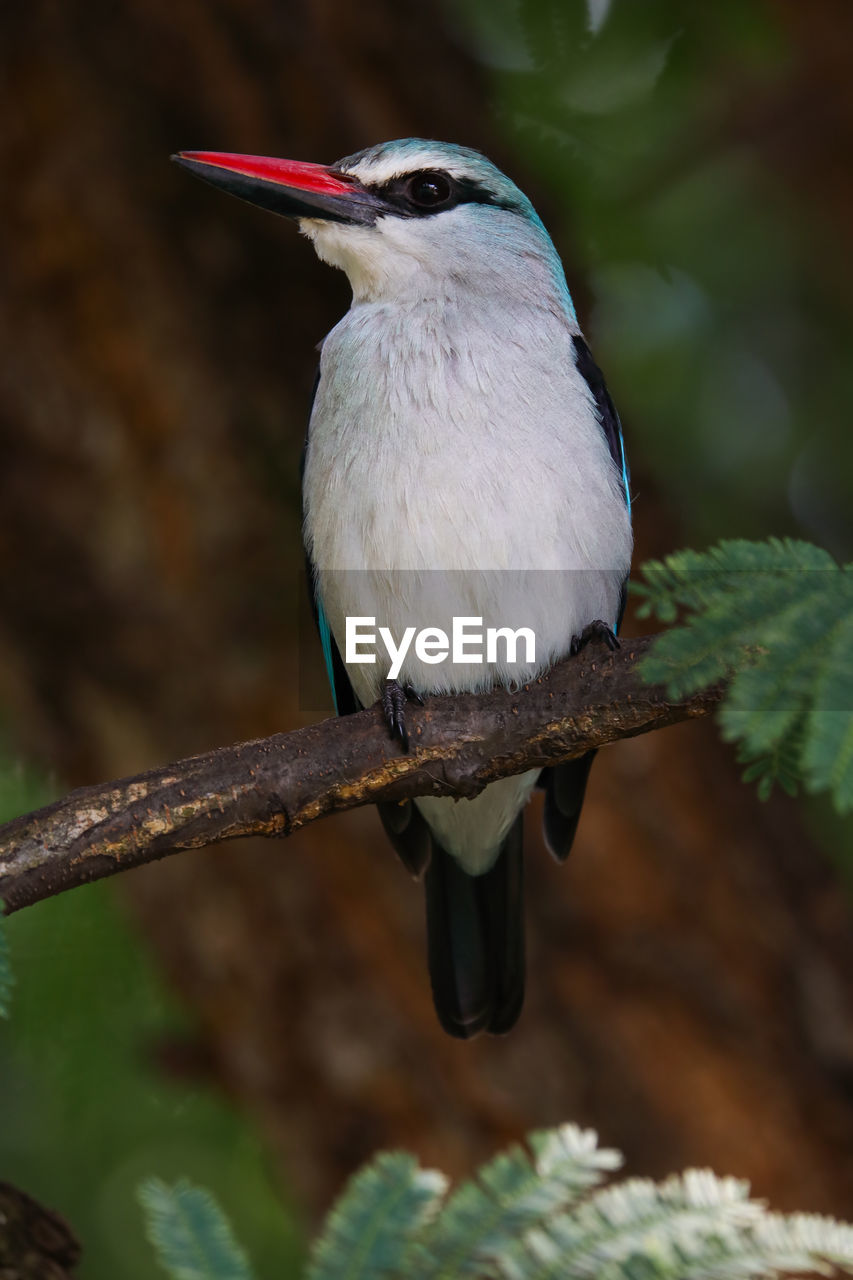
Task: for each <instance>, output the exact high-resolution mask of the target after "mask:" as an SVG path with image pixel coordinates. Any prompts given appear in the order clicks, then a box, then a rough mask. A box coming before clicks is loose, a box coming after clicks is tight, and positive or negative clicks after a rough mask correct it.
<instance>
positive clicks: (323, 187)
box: [174, 138, 571, 310]
mask: <svg viewBox="0 0 853 1280" xmlns="http://www.w3.org/2000/svg"><path fill="white" fill-rule="evenodd" d="M174 159H175V160H177V162H178V163H179V164H182V165H184V166H185V167H186V168H188V169H189V170H190V171H191V172H192V173H195V174H197V176H198V177H200V178H204V179H205V180H206V181H207V182H211V183H213V185H214V186H218V187H222V188H223V189H224V190H226V191H229V192H231V193H232V194H233V195H236V196H240V197H241V198H242V199H243V200H248V201H249V202H250V203H252V204H257V205H261V206H262V207H263V208H265V209H271V210H272V211H273V212H274V213H279V214H283V215H284V216H285V217H289V218H294V219H296V220H298V222H299V225H300V229H301V230H302V231H303V232H304V234H305V235H307V236H309V237H310V239H311V240H313V242H314V247H315V249H316V251H317V253H318V255H319V257H320V258H322V259H323V260H324V261H325V262H329V263H331V264H332V265H333V266H336V267H341V268H342V269H343V270H344V271H345V272H346V273H347V275H348V277H349V280H350V283H351V285H352V288H353V294H354V296H355V298H356V300H358V301H365V300H371V301H375V300H383V299H394V300H400V299H401V298H406V297H417V296H423V295H425V294H426V295H436V294H437V295H439V296H440V295H441V293H442V292H445V293H447V292H449V291H450V290H452V289H453V288H454V287H458V286H460V285H464V286H465V287H468V288H474V289H482V290H487V289H489V288H492V289H501V288H504V289H505V288H506V283H507V281H506V276H507V273H515V272H518V273H519V274H521V275H526V277H527V279H528V281H529V283H530V285H531V287H535V286H536V285H537V283H539V282H536V277H538V276H542V277H543V280H547V281H548V283H550V285H551V287H552V289H553V288H556V291H557V292H558V293H559V294H560V295H561V301H562V302H563V305H568V308H569V309H570V310H571V302H570V301H568V302H567V300H568V292H567V291H566V286H565V277H564V276H563V272H562V267H561V265H560V262H559V259H558V257H557V254H556V252H555V250H554V247H553V245H552V243H551V241H550V239H549V237H548V234H547V232H546V231H545V228H544V227H543V226H542V223H541V222H540V220H539V218H538V216H537V214H536V212H535V210H534V208H533V206H532V204H531V203H530V201H529V200H528V199H527V197H526V196H525V195H524V194H523V192H521V191H520V190H519V189H518V187H517V186H516V185H515V183H514V182H512V181H510V179H509V178H507V177H506V175H505V174H503V173H501V171H500V170H499V169H498V168H496V167H495V165H493V164H492V163H491V162H490V161H489V160H487V159H486V157H485V156H483V155H481V154H480V153H479V152H478V151H472V150H470V149H469V148H467V147H459V146H454V145H453V144H450V143H442V142H428V141H424V140H423V139H419V138H406V139H403V140H401V141H397V142H385V143H381V144H380V145H378V146H375V147H369V148H367V149H366V150H365V151H359V152H357V153H356V154H355V155H351V156H346V157H345V158H344V159H343V160H338V161H337V162H336V163H335V164H333V165H329V166H326V165H319V164H306V163H302V162H299V161H292V160H274V159H271V158H268V157H265V156H246V155H234V154H232V153H228V152H210V151H181V152H179V153H178V155H177V156H175V157H174ZM546 291H547V290H546ZM564 291H565V297H562V295H563V292H564Z"/></svg>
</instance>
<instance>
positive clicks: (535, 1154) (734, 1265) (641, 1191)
mask: <svg viewBox="0 0 853 1280" xmlns="http://www.w3.org/2000/svg"><path fill="white" fill-rule="evenodd" d="M528 1145H529V1147H530V1154H528V1153H527V1152H526V1151H524V1150H523V1149H522V1148H520V1147H512V1148H511V1149H510V1150H509V1151H508V1152H506V1153H505V1154H504V1155H501V1156H498V1157H497V1159H495V1160H492V1161H491V1162H490V1163H489V1164H486V1165H484V1166H483V1167H482V1168H481V1169H480V1170H479V1172H478V1173H477V1175H476V1177H475V1178H474V1179H472V1180H471V1181H470V1182H466V1183H463V1184H462V1186H460V1187H459V1188H458V1189H457V1190H456V1191H455V1192H454V1193H453V1194H452V1195H450V1196H449V1198H448V1197H447V1194H446V1193H447V1181H446V1179H445V1178H444V1176H443V1175H442V1174H440V1173H435V1172H433V1171H431V1170H425V1169H421V1168H419V1166H418V1164H417V1161H416V1160H415V1159H414V1158H413V1157H412V1156H408V1155H405V1154H402V1153H399V1152H393V1153H385V1154H382V1155H379V1156H377V1157H376V1158H375V1159H374V1160H373V1161H372V1162H371V1163H370V1164H369V1165H367V1167H366V1168H365V1169H363V1170H362V1171H361V1172H360V1173H358V1174H356V1176H355V1177H354V1178H353V1179H352V1181H351V1182H350V1183H349V1185H348V1186H347V1188H346V1189H345V1191H344V1193H343V1195H342V1196H341V1198H340V1200H339V1201H338V1203H337V1204H336V1205H335V1207H334V1208H333V1209H332V1211H331V1213H330V1214H329V1216H328V1218H327V1220H326V1224H325V1227H324V1228H323V1231H322V1234H321V1236H320V1238H319V1240H318V1241H317V1243H316V1244H315V1246H314V1249H313V1251H312V1256H311V1261H310V1264H309V1267H308V1272H307V1280H321V1278H322V1280H332V1278H333V1277H334V1280H344V1278H348V1280H351V1278H352V1277H360V1278H363V1280H373V1278H374V1277H375V1278H376V1280H379V1278H381V1280H423V1278H424V1277H427V1276H430V1277H435V1280H457V1278H459V1277H474V1278H475V1280H497V1278H498V1277H501V1278H502V1280H777V1278H778V1277H782V1276H793V1275H801V1274H803V1273H804V1272H810V1273H815V1272H817V1273H820V1274H822V1275H834V1274H837V1273H838V1272H839V1271H842V1272H843V1273H844V1274H846V1275H853V1226H848V1225H847V1224H846V1223H838V1222H835V1221H834V1220H833V1219H831V1218H821V1217H817V1216H813V1215H805V1214H794V1215H791V1216H783V1215H781V1214H773V1213H769V1212H768V1211H767V1209H766V1208H765V1207H764V1205H762V1204H761V1203H759V1202H758V1201H755V1200H750V1199H749V1185H748V1184H747V1183H746V1182H741V1181H739V1180H737V1179H735V1178H718V1177H716V1176H715V1175H714V1174H713V1173H710V1172H708V1171H707V1170H696V1169H692V1170H689V1171H688V1172H687V1173H684V1174H680V1175H676V1176H673V1177H670V1178H667V1179H666V1180H665V1181H663V1182H652V1181H650V1180H648V1179H643V1178H631V1179H629V1180H628V1181H624V1182H612V1183H611V1184H610V1185H609V1186H602V1183H603V1182H604V1180H605V1178H606V1177H607V1175H608V1174H610V1173H612V1171H613V1170H614V1169H616V1168H617V1167H618V1165H619V1164H620V1163H621V1159H622V1157H621V1156H620V1155H619V1153H618V1152H617V1151H611V1150H608V1149H606V1148H601V1147H599V1146H598V1139H597V1137H596V1135H595V1134H594V1133H593V1132H591V1131H590V1130H582V1129H578V1128H577V1127H576V1126H575V1125H563V1126H562V1127H561V1128H559V1129H554V1130H550V1131H547V1132H541V1133H533V1134H531V1135H530V1137H529V1138H528ZM141 1196H142V1200H143V1203H144V1204H145V1205H146V1208H147V1212H148V1215H149V1234H150V1235H151V1236H152V1238H153V1239H154V1240H155V1242H156V1244H157V1248H158V1252H159V1254H160V1259H161V1261H162V1262H163V1265H164V1266H165V1267H166V1270H167V1271H168V1272H169V1275H170V1276H171V1277H172V1280H199V1277H205V1280H207V1277H216V1280H221V1277H228V1280H243V1278H244V1277H245V1276H247V1275H248V1274H249V1273H248V1271H247V1270H246V1269H245V1263H244V1262H243V1261H242V1255H241V1254H239V1251H236V1253H235V1252H234V1250H235V1246H234V1245H233V1241H232V1240H231V1236H230V1232H229V1231H228V1226H227V1223H225V1220H224V1218H223V1217H222V1214H221V1213H220V1212H219V1210H218V1209H217V1208H216V1207H215V1205H213V1203H212V1201H211V1200H210V1198H209V1197H207V1196H206V1195H205V1193H203V1192H198V1191H195V1190H193V1189H192V1188H188V1187H187V1186H186V1184H179V1187H178V1188H169V1187H165V1186H164V1185H163V1184H162V1183H158V1182H149V1183H147V1184H146V1186H145V1188H143V1191H142V1193H141ZM187 1196H190V1197H197V1198H198V1197H200V1198H201V1199H200V1200H199V1199H196V1200H191V1201H189V1202H188V1201H187V1199H186V1197H187ZM187 1217H188V1218H189V1219H190V1220H191V1226H190V1228H189V1229H188V1228H187V1225H186V1222H185V1218H187ZM223 1230H224V1233H225V1237H226V1247H225V1249H224V1250H223V1249H222V1245H221V1237H222V1233H223ZM208 1237H209V1238H208ZM217 1250H219V1251H220V1252H221V1253H222V1254H223V1256H226V1262H225V1264H224V1265H225V1267H226V1269H224V1270H223V1269H220V1270H215V1269H211V1265H210V1263H209V1261H208V1259H210V1258H211V1257H212V1256H214V1255H216V1253H217ZM229 1250H230V1251H231V1254H230V1256H231V1257H235V1258H236V1262H235V1263H234V1264H233V1265H232V1269H231V1270H228V1269H227V1266H228V1265H229V1264H228V1262H227V1255H228V1253H229ZM199 1260H200V1261H199ZM205 1266H206V1267H207V1269H206V1270H205V1269H203V1268H204V1267H205ZM241 1267H242V1268H243V1269H242V1270H241V1269H240V1268H241ZM181 1268H183V1269H181ZM200 1268H201V1269H200Z"/></svg>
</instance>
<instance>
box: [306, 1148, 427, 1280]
mask: <svg viewBox="0 0 853 1280" xmlns="http://www.w3.org/2000/svg"><path fill="white" fill-rule="evenodd" d="M446 1190H447V1179H446V1178H445V1177H444V1175H443V1174H441V1173H437V1172H436V1171H435V1170H433V1169H421V1168H420V1167H419V1165H418V1162H417V1160H416V1159H415V1158H414V1156H411V1155H408V1154H407V1153H406V1152H403V1151H385V1152H382V1153H381V1154H380V1155H378V1156H377V1157H376V1159H375V1160H373V1161H371V1163H370V1164H369V1165H367V1167H366V1168H364V1169H362V1170H361V1172H360V1173H357V1174H356V1175H355V1177H353V1178H352V1179H351V1180H350V1182H349V1184H348V1186H347V1187H346V1189H345V1191H344V1193H343V1195H342V1196H341V1198H340V1200H338V1202H337V1204H336V1205H335V1206H334V1208H333V1209H332V1211H331V1213H330V1214H329V1216H328V1218H327V1219H326V1224H325V1227H324V1229H323V1232H322V1234H321V1235H320V1236H319V1237H318V1239H317V1241H316V1243H315V1245H314V1248H313V1249H312V1251H311V1261H310V1263H309V1266H308V1273H307V1280H372V1278H373V1277H377V1280H378V1278H379V1277H393V1276H397V1275H400V1259H401V1255H402V1254H404V1253H405V1252H406V1248H407V1244H408V1242H409V1241H411V1240H414V1239H416V1238H417V1237H418V1236H419V1234H420V1233H421V1232H422V1231H423V1229H424V1227H425V1226H426V1225H427V1224H428V1223H429V1222H431V1220H432V1219H433V1218H434V1217H435V1215H436V1213H437V1212H438V1210H439V1207H440V1205H441V1201H442V1199H443V1197H444V1194H445V1191H446Z"/></svg>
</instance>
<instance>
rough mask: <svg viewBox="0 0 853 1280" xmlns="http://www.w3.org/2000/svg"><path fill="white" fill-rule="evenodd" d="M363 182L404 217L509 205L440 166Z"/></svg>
mask: <svg viewBox="0 0 853 1280" xmlns="http://www.w3.org/2000/svg"><path fill="white" fill-rule="evenodd" d="M366 185H367V186H368V188H369V190H370V191H371V192H372V193H373V194H374V195H376V196H379V197H380V199H382V200H383V201H384V202H385V203H386V204H387V205H388V206H389V213H390V212H393V213H395V214H397V216H398V217H403V218H425V217H432V216H434V215H435V214H437V213H442V212H444V210H446V209H454V208H455V207H456V206H457V205H460V204H487V205H494V206H496V207H498V208H501V209H509V208H512V206H511V205H510V204H508V203H504V202H503V201H502V200H500V199H499V198H498V197H497V196H496V195H495V194H494V193H493V192H491V191H489V189H488V188H487V187H484V186H481V185H480V183H478V182H477V181H476V180H475V179H474V178H457V177H454V176H453V175H452V174H449V173H447V172H445V171H444V170H443V169H419V170H418V171H417V172H416V173H407V174H404V175H401V176H400V177H398V178H392V179H391V180H390V181H389V182H383V183H381V184H379V183H378V184H376V185H375V186H373V185H370V184H366Z"/></svg>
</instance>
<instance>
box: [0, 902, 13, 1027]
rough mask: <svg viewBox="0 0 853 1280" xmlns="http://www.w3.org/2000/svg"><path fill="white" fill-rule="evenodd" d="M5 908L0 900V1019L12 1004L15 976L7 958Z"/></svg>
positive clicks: (5, 1014)
mask: <svg viewBox="0 0 853 1280" xmlns="http://www.w3.org/2000/svg"><path fill="white" fill-rule="evenodd" d="M5 909H6V906H5V903H4V902H3V900H2V898H0V1018H8V1016H9V1006H10V1004H11V1002H12V988H13V986H14V985H15V975H14V974H13V973H12V963H11V960H10V958H9V939H8V938H7V937H6V921H5V919H4V916H3V912H4V911H5Z"/></svg>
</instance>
